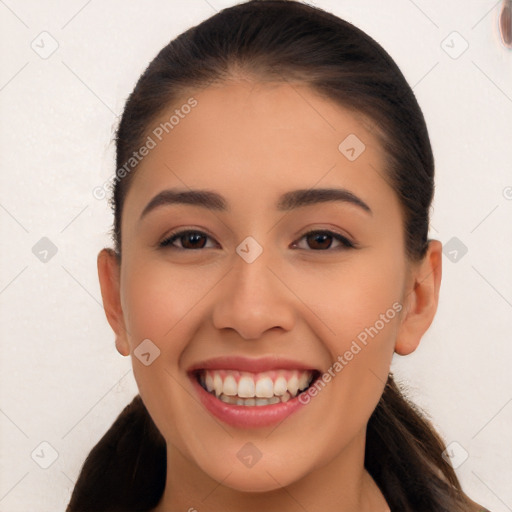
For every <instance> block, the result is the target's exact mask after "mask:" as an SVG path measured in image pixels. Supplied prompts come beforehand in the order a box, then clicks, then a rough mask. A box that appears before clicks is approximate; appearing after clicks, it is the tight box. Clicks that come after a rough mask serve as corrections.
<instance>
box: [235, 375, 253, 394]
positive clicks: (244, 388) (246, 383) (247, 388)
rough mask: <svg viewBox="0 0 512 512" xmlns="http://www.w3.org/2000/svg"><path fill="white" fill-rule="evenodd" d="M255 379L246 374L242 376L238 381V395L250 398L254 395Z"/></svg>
mask: <svg viewBox="0 0 512 512" xmlns="http://www.w3.org/2000/svg"><path fill="white" fill-rule="evenodd" d="M254 387H255V386H254V380H253V379H251V377H246V376H245V375H244V376H242V377H240V380H239V381H238V396H240V397H242V398H250V397H253V396H254Z"/></svg>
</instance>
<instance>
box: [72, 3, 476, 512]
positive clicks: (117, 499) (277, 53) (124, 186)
mask: <svg viewBox="0 0 512 512" xmlns="http://www.w3.org/2000/svg"><path fill="white" fill-rule="evenodd" d="M239 76H244V77H252V78H254V79H256V80H271V81H278V82H284V81H289V82H295V83H301V84H305V85H308V86H309V87H311V89H312V90H314V91H315V92H317V93H320V94H321V95H323V96H324V97H325V98H327V99H329V100H331V101H333V102H335V103H337V104H339V105H341V106H344V107H345V108H349V109H350V110H351V111H352V112H354V113H355V114H356V115H359V116H361V119H363V120H365V122H366V123H367V126H368V127H369V128H370V129H371V130H372V131H374V133H375V135H376V136H377V137H378V139H379V140H380V142H381V145H382V149H383V151H384V154H385V156H386V169H385V170H384V176H385V178H386V179H387V180H388V182H389V183H390V184H391V186H392V187H393V188H394V190H395V191H396V194H397V196H398V198H399V200H400V203H401V207H402V212H403V218H404V230H405V234H406V237H405V240H406V244H405V251H406V254H407V257H408V258H409V259H410V260H411V261H418V260H421V259H422V258H423V257H424V256H425V254H426V251H427V248H428V242H429V241H428V238H427V237H428V226H429V208H430V205H431V202H432V197H433V192H434V158H433V154H432V149H431V146H430V140H429V136H428V132H427V127H426V124H425V120H424V117H423V114H422V111H421V109H420V107H419V105H418V103H417V100H416V98H415V96H414V93H413V91H412V89H411V88H410V86H409V85H408V84H407V82H406V80H405V78H404V76H403V75H402V73H401V72H400V70H399V68H398V67H397V65H396V64H395V62H394V61H393V59H392V58H391V57H390V56H389V55H388V53H386V51H385V50H384V49H383V48H382V47H381V46H380V45H379V44H378V43H377V42H376V41H374V40H373V39H372V38H371V37H369V36H368V35H367V34H365V33H364V32H363V31H361V30H360V29H358V28H356V27H355V26H353V25H352V24H351V23H349V22H347V21H344V20H342V19H340V18H338V17H336V16H334V15H333V14H330V13H328V12H325V11H323V10H321V9H320V8H317V7H313V6H310V5H306V4H302V3H299V2H296V1H291V0H252V1H249V2H246V3H242V4H239V5H236V6H234V7H230V8H227V9H224V10H222V11H220V12H219V13H217V14H215V15H214V16H212V17H211V18H209V19H207V20H205V21H204V22H202V23H200V24H199V25H197V26H195V27H192V28H190V29H188V30H187V31H185V32H184V33H182V34H181V35H180V36H178V37H177V38H175V39H174V40H172V41H171V42H170V43H169V44H168V45H167V46H165V47H164V48H163V49H162V50H161V51H160V52H159V53H158V55H157V56H156V57H155V59H154V60H153V61H152V62H151V63H150V64H149V66H148V67H147V68H146V70H145V71H144V73H143V74H142V75H141V77H140V78H139V80H138V82H137V84H136V87H135V89H134V90H133V92H132V93H131V95H130V96H129V98H128V100H127V103H126V106H125V109H124V112H123V115H122V118H121V121H120V124H119V127H118V130H117V136H116V144H117V159H116V165H117V170H118V172H117V173H116V177H115V179H114V180H113V183H112V185H113V191H112V192H113V193H112V197H111V206H112V208H113V212H114V225H113V230H112V237H113V241H114V245H115V252H116V254H117V257H118V258H119V261H120V262H121V260H122V255H121V214H122V210H123V203H124V199H125V197H126V193H127V191H128V189H129V187H130V183H131V181H132V178H133V176H134V173H135V169H136V164H135V165H133V167H132V168H129V169H127V167H126V163H127V162H129V161H130V157H131V156H132V154H133V152H134V151H136V150H137V149H138V148H140V147H141V145H142V144H143V142H144V140H145V138H146V137H147V135H148V129H150V128H151V127H152V124H153V122H154V120H155V119H156V118H157V116H158V115H159V114H161V113H162V111H163V110H164V109H165V108H168V107H169V106H170V105H173V104H175V103H176V101H178V99H179V98H182V97H183V95H184V94H185V95H186V94H189V95H190V94H191V91H194V90H196V89H197V88H202V87H206V86H208V85H209V84H211V83H214V82H215V83H223V81H225V80H227V79H230V78H233V77H239ZM121 169H124V172H123V173H120V172H119V170H121ZM444 450H445V444H444V443H443V441H442V439H441V438H440V436H439V435H438V434H437V433H436V431H435V428H434V427H433V425H432V424H431V422H430V421H429V420H428V419H427V416H426V415H425V414H424V413H423V412H422V411H420V410H419V409H418V408H417V407H416V406H414V404H413V403H412V402H410V401H409V399H408V398H406V396H405V394H404V393H402V392H401V391H400V390H399V388H398V387H397V385H396V384H395V382H394V380H393V376H392V374H390V375H389V378H388V381H387V383H386V386H385V388H384V392H383V394H382V396H381V399H380V401H379V403H378V405H377V407H376V408H375V410H374V411H373V413H372V415H371V417H370V419H369V421H368V426H367V440H366V452H365V467H366V468H367V470H368V472H369V473H370V474H371V476H372V477H373V479H374V480H375V482H376V483H377V485H378V486H379V487H380V489H381V491H382V493H383V494H384V497H385V498H386V500H387V502H388V504H389V506H390V507H391V510H393V511H399V512H409V511H410V512H420V511H425V512H468V511H469V510H472V508H471V505H472V504H474V503H473V502H471V501H470V500H469V499H468V498H467V497H466V495H465V494H464V493H463V492H462V489H461V486H460V483H459V481H458V479H457V476H456V474H455V472H454V470H453V468H452V467H451V465H450V464H449V463H447V462H446V461H445V460H444V459H443V457H442V452H443V451H444ZM166 469H167V468H166V445H165V440H164V438H163V437H162V435H161V433H160V432H159V431H158V429H157V427H156V426H155V424H154V423H153V421H152V419H151V417H150V415H149V413H148V411H147V410H146V408H145V406H144V403H143V402H142V400H141V398H140V395H137V396H136V397H135V398H134V400H133V402H132V403H131V404H129V405H128V406H127V407H126V408H125V409H124V410H123V411H122V412H121V414H120V415H119V417H118V418H117V420H116V421H115V422H114V424H113V425H112V427H111V428H110V429H109V430H108V432H107V433H106V434H105V436H104V437H103V438H102V439H101V440H100V441H99V443H98V444H97V445H96V446H95V447H94V448H93V450H92V451H91V452H90V454H89V455H88V457H87V459H86V460H85V462H84V464H83V467H82V470H81V473H80V475H79V478H78V481H77V483H76V486H75V488H74V491H73V494H72V497H71V501H70V503H69V505H68V508H67V512H85V511H91V512H92V511H94V512H98V511H107V510H108V511H123V512H126V511H135V510H138V511H140V510H149V509H151V508H153V507H155V506H156V505H157V504H158V502H159V500H160V499H161V497H162V494H163V491H164V486H165V480H166Z"/></svg>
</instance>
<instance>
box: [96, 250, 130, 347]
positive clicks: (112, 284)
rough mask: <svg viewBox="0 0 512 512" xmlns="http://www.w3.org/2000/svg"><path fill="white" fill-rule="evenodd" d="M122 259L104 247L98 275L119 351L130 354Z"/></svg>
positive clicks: (106, 311) (100, 257)
mask: <svg viewBox="0 0 512 512" xmlns="http://www.w3.org/2000/svg"><path fill="white" fill-rule="evenodd" d="M120 273H121V266H120V261H119V259H118V257H117V255H116V253H115V252H114V251H113V250H112V249H108V248H105V249H102V250H101V251H100V252H99V254H98V277H99V280H100V287H101V297H102V299H103V308H104V310H105V315H106V316H107V320H108V323H109V324H110V327H112V330H113V331H114V333H115V335H116V348H117V351H118V352H119V353H120V354H121V355H123V356H128V355H129V354H130V344H129V343H128V339H127V336H126V327H125V325H124V316H123V310H122V307H121V294H120Z"/></svg>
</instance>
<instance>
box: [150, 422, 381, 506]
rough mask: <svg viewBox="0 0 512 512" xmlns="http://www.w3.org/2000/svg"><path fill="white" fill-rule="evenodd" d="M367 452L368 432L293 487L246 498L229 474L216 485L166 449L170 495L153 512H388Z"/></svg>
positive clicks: (171, 449) (172, 449)
mask: <svg viewBox="0 0 512 512" xmlns="http://www.w3.org/2000/svg"><path fill="white" fill-rule="evenodd" d="M364 448H365V432H363V433H362V434H361V435H358V436H357V437H356V438H354V439H353V441H352V442H351V443H350V445H349V446H347V447H346V448H345V449H344V450H343V451H342V452H341V453H340V454H338V456H336V457H335V458H334V459H332V460H331V461H330V462H328V463H327V464H325V465H324V466H322V467H318V468H313V469H312V470H310V471H309V473H307V474H306V475H305V476H303V477H302V478H300V479H299V480H296V481H294V482H292V483H291V484H289V485H286V486H281V485H280V483H279V482H278V481H277V480H276V479H275V478H274V481H275V484H276V488H275V489H273V490H270V491H267V492H243V491H239V490H236V489H233V488H232V487H230V486H229V474H228V475H226V478H225V479H224V480H223V481H221V482H217V481H216V480H214V479H212V478H211V477H210V476H209V475H207V474H206V473H205V472H204V471H202V470H201V468H199V467H198V466H197V465H196V464H194V463H193V462H191V461H190V460H189V459H187V458H186V457H184V456H183V454H182V453H181V452H180V451H178V450H177V449H176V448H175V447H174V446H173V445H171V444H170V443H167V477H166V485H165V491H164V494H163V496H162V499H161V500H160V502H159V504H158V506H157V507H156V508H155V509H154V510H153V511H152V512H178V511H180V512H183V511H189V512H218V511H219V510H226V511H228V510H230V511H239V510H243V511H244V512H261V510H265V512H274V511H275V512H296V511H297V510H298V509H301V510H307V511H308V512H320V511H322V512H324V511H325V510H336V511H337V512H389V511H390V509H389V507H388V505H387V503H386V500H385V499H384V496H383V495H382V493H381V491H380V489H379V488H378V486H377V485H376V483H375V482H374V480H373V479H372V477H371V476H370V474H369V473H368V472H367V471H366V469H365V468H364ZM267 473H269V474H270V472H268V471H267ZM270 476H272V475H270Z"/></svg>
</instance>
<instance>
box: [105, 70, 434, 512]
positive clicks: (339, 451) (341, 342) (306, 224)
mask: <svg viewBox="0 0 512 512" xmlns="http://www.w3.org/2000/svg"><path fill="white" fill-rule="evenodd" d="M187 97H188V96H187ZM194 97H195V98H196V99H197V101H198V105H197V106H196V107H195V108H194V109H193V110H192V112H191V113H190V114H188V115H187V116H186V117H185V118H184V119H182V120H181V121H180V123H179V125H177V126H175V128H174V129H173V130H172V131H171V132H170V133H169V135H168V136H166V137H165V138H164V139H163V140H162V142H160V143H159V144H158V145H157V146H156V147H155V148H154V149H152V150H151V152H150V153H149V154H148V155H147V156H146V157H145V158H144V159H143V160H142V162H141V163H140V164H139V167H138V168H137V171H136V174H135V176H134V181H133V183H132V186H131V188H130V189H129V192H128V194H127V197H126V202H125V205H124V210H123V214H122V250H121V252H122V263H121V265H119V263H118V261H117V259H116V258H115V255H114V253H113V252H112V250H110V249H107V248H106V249H103V250H102V251H101V252H100V253H99V255H98V273H99V279H100V285H101V293H102V297H103V303H104V307H105V312H106V316H107V319H108V321H109V323H110V325H111V327H112V329H113V330H114V332H115V335H116V347H117V349H118V351H119V352H120V353H121V354H123V355H125V356H128V355H130V354H131V356H132V364H133V371H134V376H135V379H136V382H137V385H138V388H139V391H140V394H141V396H142V399H143V400H144V403H145V404H146V407H147V408H148V411H149V412H150V414H151V416H152V418H153V419H154V421H155V423H156V425H157V427H158V428H159V430H160V432H161V433H162V435H163V436H164V437H165V439H166V441H167V450H168V453H167V460H168V463H169V467H168V471H167V482H166V489H165V493H164V496H163V498H162V500H161V502H160V503H159V505H158V506H157V508H156V509H155V510H156V511H164V510H165V511H178V510H180V511H185V510H189V509H190V508H192V507H193V508H195V509H196V510H197V511H199V512H209V511H212V512H213V511H218V510H225V511H234V510H244V511H248V512H250V511H261V510H262V509H264V510H266V511H281V512H286V511H296V510H297V509H298V508H301V509H305V510H308V511H309V512H316V511H324V510H339V511H340V512H349V511H350V512H355V511H358V512H370V511H372V512H375V511H382V512H384V511H387V510H389V507H388V506H387V504H386V502H385V500H384V497H383V496H382V493H381V492H380V490H379V489H378V487H377V485H376V484H375V482H374V481H373V479H372V478H371V477H370V475H369V474H368V473H367V471H366V470H365V469H364V464H363V462H364V449H365V439H366V438H365V431H366V425H367V422H368V419H369V417H370V415H371V413H372V412H373V410H374V408H375V407H376V405H377V403H378V401H379V399H380V397H381V395H382V392H383V390H384V385H385V382H386V378H387V375H388V373H389V369H390V364H391V359H392V356H393V354H394V353H398V354H400V355H407V354H409V353H411V352H413V351H414V350H415V349H416V347H417V346H418V344H419V342H420V340H421V337H422V336H423V334H424V333H425V331H426V330H427V329H428V327H429V326H430V324H431V322H432V320H433V318H434V315H435V312H436V309H437V305H438V297H439V287H440V283H441V249H442V246H441V243H440V242H439V241H437V240H432V241H431V242H430V244H429V249H428V253H427V255H426V256H425V258H424V259H423V260H422V261H421V262H416V263H412V262H410V261H408V260H407V259H406V256H405V247H404V231H403V224H402V222H403V220H402V212H401V207H400V203H399V200H398V198H397V196H396V193H395V192H394V190H393V189H392V188H390V186H389V185H388V183H387V182H386V181H385V180H384V179H383V177H382V175H383V169H384V153H383V151H382V149H381V147H380V145H379V143H378V141H377V139H376V138H375V136H374V135H372V133H371V132H369V131H368V130H367V129H366V127H367V126H368V125H367V124H363V123H362V121H361V117H360V116H355V115H354V114H353V113H351V112H350V111H348V110H346V109H344V108H342V107H340V106H338V105H336V104H334V103H333V102H330V101H328V100H326V99H324V98H322V97H320V96H318V95H317V94H315V92H313V91H312V90H310V89H309V88H307V87H306V86H302V85H296V84H295V85H293V86H291V85H289V84H270V83H260V82H252V81H251V82H249V81H247V80H244V79H238V80H233V81H231V82H227V83H224V84H223V85H221V86H216V87H213V86H210V87H208V88H207V89H204V90H202V91H200V92H199V93H197V94H194ZM185 101H186V99H184V101H183V102H185ZM178 106H179V105H178ZM175 108H176V105H173V106H172V107H170V108H169V109H168V110H166V111H165V112H163V113H162V116H161V120H162V121H165V120H166V119H168V118H169V116H170V115H171V114H172V112H173V111H174V109H175ZM159 122H160V120H157V121H156V122H155V126H156V125H158V123H159ZM151 129H152V127H151ZM150 132H151V130H149V132H148V133H150ZM351 133H353V134H356V135H357V137H358V138H359V139H360V140H362V141H363V142H364V144H365V145H366V149H365V151H364V152H363V153H362V154H361V155H360V156H359V157H358V158H357V159H356V160H354V161H352V162H351V161H349V160H348V159H347V158H346V157H345V156H344V155H343V154H342V153H341V152H340V151H339V150H338V145H339V144H340V142H341V141H342V140H343V139H345V137H347V135H349V134H351ZM170 187H183V188H194V189H195V188H201V189H210V190H214V191H216V192H218V193H220V194H222V195H223V196H224V197H225V198H226V200H227V201H228V203H229V207H230V211H229V212H211V211H207V210H204V209H201V208H200V207H197V206H190V205H166V206H164V207H161V208H158V209H156V210H154V211H152V212H151V213H149V214H148V215H147V216H146V217H144V219H143V220H140V221H139V217H140V215H141V212H142V210H143V209H144V207H145V206H146V204H147V203H148V202H149V201H150V200H151V199H152V198H153V196H155V195H156V194H157V193H158V192H160V191H161V190H163V189H166V188H170ZM323 187H344V188H347V189H349V190H350V191H352V192H353V193H354V194H356V195H357V196H358V197H360V198H361V199H363V200H364V201H365V202H366V203H367V204H368V205H369V206H370V208H371V209H372V212H373V214H372V215H369V214H367V213H365V212H364V211H363V210H362V209H360V208H358V207H357V206H355V205H351V204H349V203H333V202H326V203H319V204H315V205H310V206H306V207H302V208H299V209H297V210H294V211H290V212H286V213H285V212H279V211H277V210H276V209H275V202H276V201H277V198H278V196H279V195H281V194H282V193H284V192H287V191H289V190H293V189H298V188H304V189H310V188H323ZM178 228H179V230H181V229H194V230H195V231H201V232H205V233H206V235H208V236H209V238H207V239H200V241H199V242H197V241H196V242H195V244H196V245H195V246H194V245H188V246H187V245H186V244H187V243H189V244H190V239H189V238H187V237H185V238H183V237H182V238H181V239H180V238H179V239H177V240H176V241H175V245H176V246H177V247H179V248H181V247H184V246H185V247H203V246H204V247H206V248H200V249H182V250H181V251H180V250H179V249H176V250H173V249H170V248H168V247H167V248H165V247H164V248H158V243H159V242H161V241H162V240H164V239H165V238H166V237H167V235H168V234H169V233H170V232H171V231H176V230H178ZM313 229H315V230H325V229H330V230H334V231H337V232H339V233H340V234H342V235H344V236H345V237H347V238H348V239H349V240H350V241H353V242H357V244H358V248H356V249H354V248H352V249H346V248H344V247H343V246H342V244H340V243H339V242H338V241H336V239H335V238H332V239H328V240H327V242H328V241H329V240H332V246H331V247H330V248H327V249H322V245H321V244H319V243H318V242H316V243H315V239H310V240H309V241H308V238H307V237H303V235H304V233H306V232H308V231H310V230H313ZM247 236H252V237H254V238H255V239H256V240H257V242H258V243H259V244H260V245H261V247H262V248H263V253H262V254H261V255H260V256H259V257H258V258H257V259H256V260H255V261H254V262H252V263H250V264H249V263H247V262H246V261H245V260H244V259H242V258H241V257H240V256H239V255H238V254H237V253H236V252H235V249H236V248H237V246H238V245H239V244H240V243H241V242H242V241H243V240H244V239H245V238H246V237H247ZM293 243H297V244H299V246H300V249H297V248H295V249H294V248H292V244H293ZM324 246H325V245H324ZM187 251H188V252H187ZM395 302H399V303H400V304H401V305H402V306H403V309H402V311H401V312H400V313H399V314H397V315H396V316H395V317H394V318H393V319H391V320H389V321H388V323H386V324H385V326H384V328H382V329H381V330H380V331H379V332H378V334H377V335H375V336H374V337H373V338H370V341H369V342H368V344H367V345H366V346H365V347H364V348H363V349H362V350H361V351H360V352H359V353H358V354H357V355H356V356H354V358H353V359H352V360H351V361H350V362H348V364H347V365H346V366H344V367H343V370H342V371H341V372H339V374H337V375H336V377H335V378H333V379H332V380H331V382H329V383H328V384H327V385H326V386H325V388H324V389H322V391H321V392H319V393H318V395H317V396H316V397H315V398H313V399H312V400H311V402H310V403H309V404H308V405H307V406H305V407H303V408H302V409H301V410H300V411H298V412H296V413H294V414H293V415H291V416H290V417H288V418H286V419H285V420H284V421H283V422H282V423H280V424H279V425H278V426H275V425H274V426H272V427H265V428H258V429H250V430H244V429H237V428H234V427H231V426H230V425H228V424H225V423H223V422H221V421H220V420H218V419H216V418H214V417H213V416H212V415H211V414H210V413H209V412H208V411H207V410H206V409H205V408H204V407H203V406H202V405H201V404H200V403H199V402H198V401H197V399H196V393H195V391H194V389H193V387H192V383H191V382H190V380H189V378H188V376H187V374H186V369H187V368H188V367H190V366H191V365H192V364H193V363H196V362H198V361H201V360H204V359H207V358H211V357H216V356H222V355H231V354H236V355H243V356H246V357H253V358H258V357H262V356H267V355H278V356H281V357H286V358H292V359H295V360H299V361H302V362H307V363H308V364H311V365H313V366H314V367H316V368H318V369H320V370H322V371H327V369H328V368H329V367H331V365H332V364H333V362H334V361H336V359H337V357H338V356H339V355H343V354H344V353H345V352H346V351H347V350H348V349H349V348H350V346H351V343H352V341H353V340H354V339H356V337H357V335H358V334H359V333H360V332H361V331H363V330H364V329H365V327H369V326H373V325H374V324H375V322H376V320H378V319H379V315H381V314H383V313H386V311H387V310H389V309H390V308H392V304H393V303H395ZM146 338H149V339H150V340H151V341H152V342H153V343H154V344H155V345H157V346H158V348H159V349H160V351H161V354H160V356H159V357H158V358H157V359H155V361H154V362H153V363H152V364H151V365H149V366H145V365H143V364H142V363H141V362H140V361H139V360H138V359H137V358H136V357H135V356H134V355H133V351H134V349H135V348H136V347H137V346H138V345H139V344H140V343H141V341H142V340H144V339H146ZM247 442H251V443H253V444H254V445H255V446H256V447H257V448H258V450H259V451H260V452H261V454H262V457H261V459H260V460H259V461H258V462H257V463H256V464H255V465H254V466H252V467H251V468H248V467H246V466H245V465H244V464H242V463H241V461H240V460H239V459H238V457H237V452H238V451H239V450H240V449H241V448H242V447H243V446H244V445H245V444H246V443H247ZM298 504H300V506H299V505H298Z"/></svg>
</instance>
